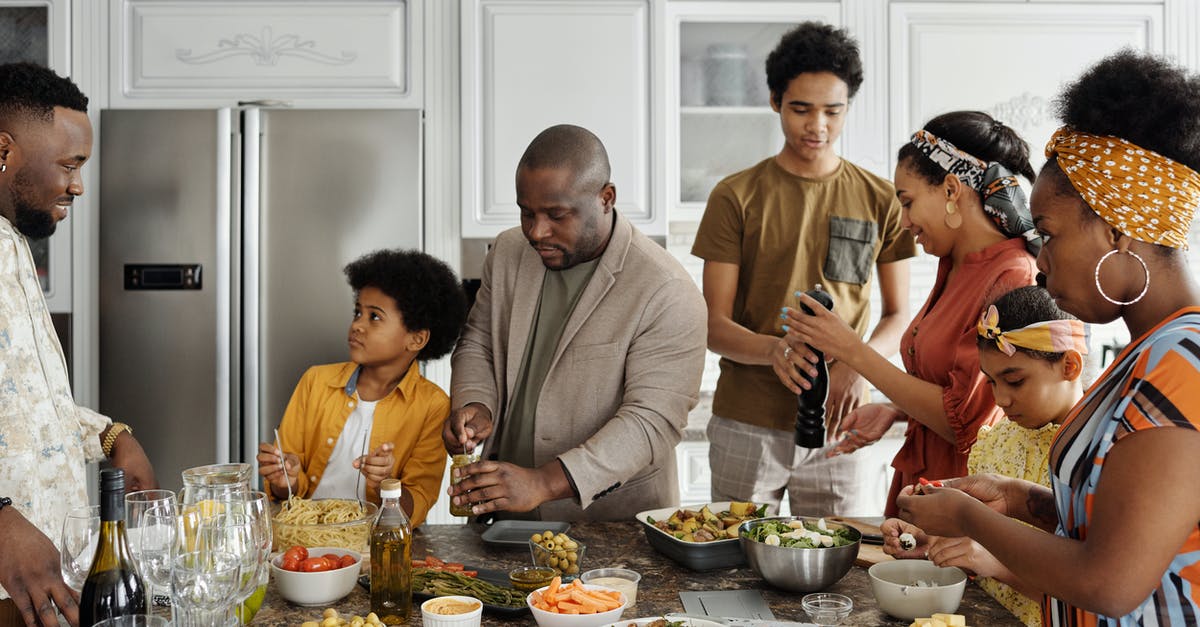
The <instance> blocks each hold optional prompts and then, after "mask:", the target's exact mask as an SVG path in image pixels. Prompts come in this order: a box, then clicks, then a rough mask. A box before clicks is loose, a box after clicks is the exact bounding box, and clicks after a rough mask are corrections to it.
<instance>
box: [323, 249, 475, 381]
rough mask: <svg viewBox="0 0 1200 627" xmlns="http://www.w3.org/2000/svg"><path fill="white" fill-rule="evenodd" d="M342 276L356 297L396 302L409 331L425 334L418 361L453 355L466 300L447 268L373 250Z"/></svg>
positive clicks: (412, 254)
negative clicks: (372, 295) (369, 292)
mask: <svg viewBox="0 0 1200 627" xmlns="http://www.w3.org/2000/svg"><path fill="white" fill-rule="evenodd" d="M345 273H346V279H347V280H348V281H349V282H350V287H352V288H354V292H355V293H356V294H357V293H358V292H361V291H362V290H363V288H367V287H374V288H376V289H378V290H379V291H381V292H383V293H384V294H387V295H388V296H389V297H391V299H392V300H394V301H396V308H397V309H399V310H400V314H401V315H402V316H404V326H406V327H407V328H408V329H409V330H410V331H424V330H428V331H429V341H428V342H427V343H426V344H425V348H422V349H421V352H420V353H418V354H417V359H419V360H421V361H425V360H429V359H437V358H438V357H441V356H443V355H446V354H448V353H449V352H450V351H451V350H454V344H455V343H456V342H457V341H458V336H459V334H460V333H461V332H462V329H463V324H464V323H465V322H466V319H467V296H466V294H465V293H464V292H463V288H462V283H460V282H459V280H458V277H457V276H455V274H454V271H453V270H451V269H450V266H447V265H446V264H445V263H443V262H442V261H440V260H438V259H436V258H434V257H432V256H430V255H427V254H425V253H423V252H421V251H419V250H377V251H375V252H372V253H369V254H367V255H364V256H362V257H360V258H358V259H356V260H354V261H352V262H351V263H349V264H348V265H347V266H346V268H345Z"/></svg>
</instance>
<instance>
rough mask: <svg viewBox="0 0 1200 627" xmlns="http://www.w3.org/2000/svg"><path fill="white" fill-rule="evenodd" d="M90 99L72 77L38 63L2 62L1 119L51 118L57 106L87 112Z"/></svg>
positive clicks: (0, 82)
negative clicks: (66, 76)
mask: <svg viewBox="0 0 1200 627" xmlns="http://www.w3.org/2000/svg"><path fill="white" fill-rule="evenodd" d="M87 106H88V99H87V96H85V95H83V92H81V91H79V87H78V86H76V85H75V83H73V82H71V79H69V78H64V77H62V76H59V75H58V74H55V73H54V71H53V70H51V69H49V68H46V67H43V66H41V65H37V64H35V63H5V64H3V65H0V121H5V122H11V121H12V120H13V118H26V119H30V120H40V121H43V122H48V121H50V120H53V119H54V108H55V107H63V108H66V109H73V110H75V111H82V112H84V113H87Z"/></svg>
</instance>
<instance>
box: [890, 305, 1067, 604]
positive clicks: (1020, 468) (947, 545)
mask: <svg viewBox="0 0 1200 627" xmlns="http://www.w3.org/2000/svg"><path fill="white" fill-rule="evenodd" d="M978 326H979V329H978V330H979V342H978V343H979V368H980V370H982V371H983V374H984V375H985V376H986V377H987V381H988V384H989V385H991V386H992V393H993V395H994V396H995V399H996V405H998V406H999V407H1000V408H1001V409H1003V410H1004V414H1005V417H1006V420H1002V421H1001V422H999V423H997V424H995V425H993V426H985V427H983V428H982V429H980V431H979V438H978V439H977V440H976V442H975V445H974V447H972V449H971V454H970V457H969V458H968V460H967V469H968V472H969V473H970V474H981V473H996V474H1000V475H1005V476H1008V477H1016V478H1019V479H1024V480H1026V481H1034V482H1037V483H1041V484H1042V485H1049V481H1050V477H1049V471H1048V468H1049V458H1050V443H1051V441H1052V440H1053V439H1054V434H1055V433H1056V432H1057V431H1058V427H1059V425H1060V424H1061V423H1062V420H1063V419H1064V418H1065V417H1066V415H1067V412H1069V411H1070V409H1071V407H1073V406H1074V405H1075V403H1076V402H1077V401H1078V400H1079V399H1080V397H1082V395H1083V388H1082V385H1081V381H1080V374H1081V372H1082V370H1083V355H1084V354H1086V353H1087V341H1086V329H1085V327H1084V325H1083V323H1081V322H1079V321H1078V320H1076V319H1075V318H1074V317H1073V316H1071V315H1070V314H1068V313H1065V312H1063V311H1062V310H1061V309H1059V308H1058V306H1057V305H1055V304H1054V301H1053V300H1052V299H1051V298H1050V295H1049V294H1048V293H1047V292H1046V291H1045V290H1044V289H1042V288H1040V287H1037V286H1030V287H1022V288H1018V289H1015V290H1013V291H1011V292H1009V293H1007V294H1005V295H1004V296H1001V297H1000V298H999V299H998V300H997V301H996V302H995V304H993V305H991V306H989V307H988V309H987V310H985V311H984V312H983V314H982V315H981V316H980V320H979V325H978ZM906 532H907V533H912V534H913V536H914V538H915V540H916V542H917V545H916V547H915V548H911V549H907V550H906V549H904V548H902V547H901V545H900V534H902V533H906ZM883 534H884V550H885V551H886V552H888V553H890V554H892V555H895V556H896V557H899V558H921V557H926V556H927V557H928V558H929V559H930V560H932V561H933V562H934V563H935V564H937V565H939V566H958V567H960V568H963V569H965V570H968V571H970V572H973V573H975V574H976V575H978V576H979V579H978V580H977V581H978V583H979V586H980V587H981V588H983V589H984V590H985V591H986V592H987V593H988V594H990V595H992V596H993V597H995V598H996V600H997V601H999V602H1000V603H1001V604H1003V605H1004V607H1006V608H1008V610H1009V611H1010V612H1012V613H1013V614H1014V615H1015V616H1016V617H1017V618H1019V619H1021V621H1022V622H1024V623H1025V624H1026V625H1030V626H1040V625H1041V624H1042V609H1041V603H1040V601H1038V600H1037V599H1040V598H1041V593H1040V592H1039V591H1037V590H1033V589H1030V588H1029V587H1028V586H1025V585H1023V584H1022V582H1021V581H1020V580H1018V579H1017V578H1016V577H1014V576H1013V575H1012V573H1011V572H1009V571H1008V569H1007V568H1005V567H1004V566H1003V565H1001V564H1000V562H999V561H997V560H996V558H995V557H993V556H992V555H991V554H990V553H988V552H987V550H985V549H984V548H983V547H982V546H980V545H979V544H978V543H976V542H974V541H972V540H971V539H969V538H942V537H936V536H927V535H925V534H924V533H922V532H921V530H920V529H918V528H916V527H913V526H912V525H909V524H908V523H905V522H903V521H901V520H899V519H888V520H887V521H886V522H884V524H883ZM1031 597H1032V598H1031Z"/></svg>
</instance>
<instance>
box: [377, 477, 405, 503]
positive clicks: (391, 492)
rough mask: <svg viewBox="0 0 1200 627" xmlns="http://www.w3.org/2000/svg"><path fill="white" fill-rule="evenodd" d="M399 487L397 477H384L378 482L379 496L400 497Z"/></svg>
mask: <svg viewBox="0 0 1200 627" xmlns="http://www.w3.org/2000/svg"><path fill="white" fill-rule="evenodd" d="M400 488H401V483H400V480H399V479H384V480H383V481H382V482H380V483H379V498H384V499H398V498H400V492H401V490H400Z"/></svg>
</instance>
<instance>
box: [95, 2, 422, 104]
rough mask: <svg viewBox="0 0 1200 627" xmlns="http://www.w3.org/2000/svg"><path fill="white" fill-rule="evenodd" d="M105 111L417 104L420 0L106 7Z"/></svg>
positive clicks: (151, 3) (419, 87) (163, 3)
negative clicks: (253, 103)
mask: <svg viewBox="0 0 1200 627" xmlns="http://www.w3.org/2000/svg"><path fill="white" fill-rule="evenodd" d="M110 1H111V2H112V4H111V5H110V6H111V11H110V14H109V19H110V22H111V28H112V32H113V33H114V34H113V36H112V38H111V43H110V45H111V51H110V63H111V67H110V73H111V77H110V103H111V104H110V106H113V107H120V108H136V107H155V108H170V107H197V106H228V105H230V104H233V103H236V102H238V101H245V100H285V101H291V102H294V103H296V104H297V106H308V105H312V106H323V107H328V106H336V107H342V108H345V107H355V106H361V107H372V108H378V107H405V108H407V107H413V108H419V107H420V106H421V104H422V103H421V86H422V80H421V68H422V49H421V32H422V27H421V9H422V1H423V0H354V1H337V0H323V1H310V2H299V1H296V0H238V1H234V0H110Z"/></svg>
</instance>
